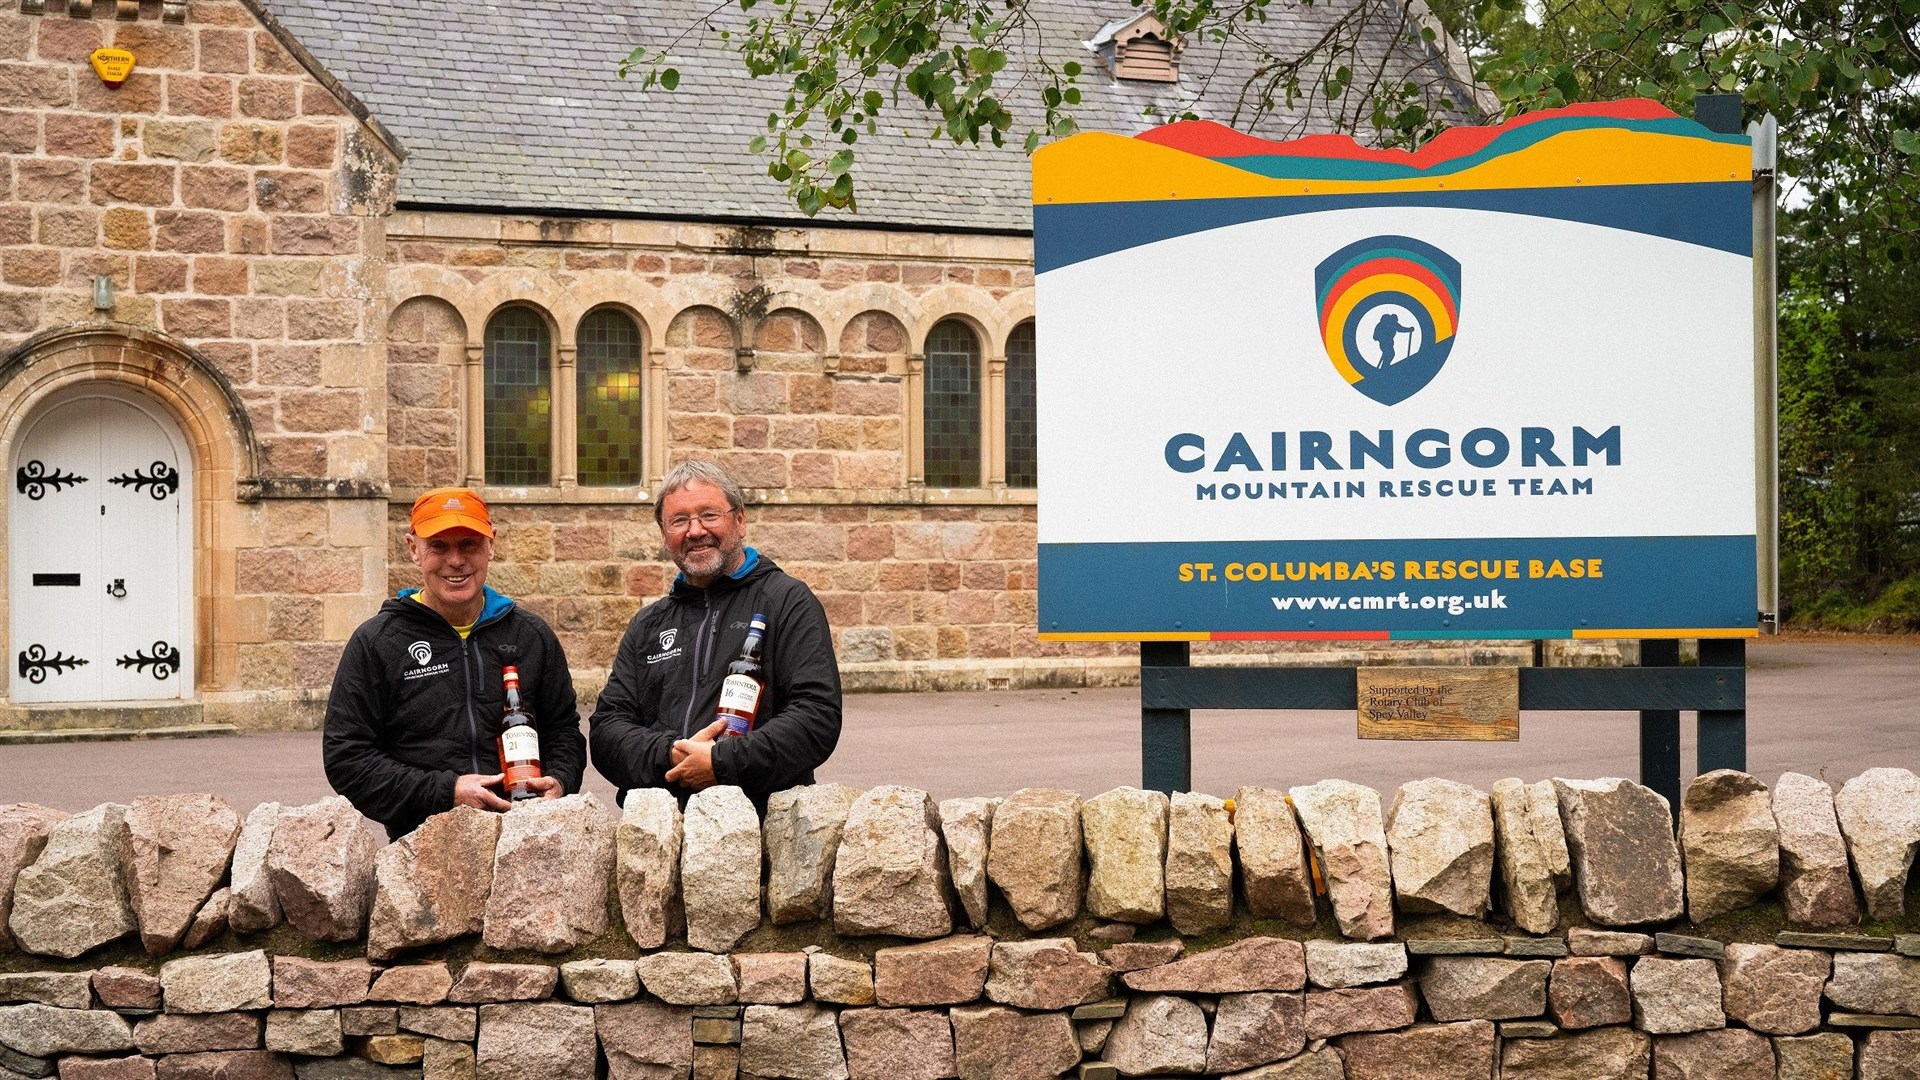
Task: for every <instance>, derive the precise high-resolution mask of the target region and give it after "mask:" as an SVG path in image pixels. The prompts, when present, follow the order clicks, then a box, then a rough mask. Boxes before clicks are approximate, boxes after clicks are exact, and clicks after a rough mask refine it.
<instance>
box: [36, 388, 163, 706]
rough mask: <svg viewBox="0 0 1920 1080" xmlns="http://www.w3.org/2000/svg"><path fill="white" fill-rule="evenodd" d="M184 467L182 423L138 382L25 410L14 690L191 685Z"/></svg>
mask: <svg viewBox="0 0 1920 1080" xmlns="http://www.w3.org/2000/svg"><path fill="white" fill-rule="evenodd" d="M188 465H189V460H188V458H187V456H186V453H185V445H184V441H183V440H182V439H181V437H180V432H179V429H178V427H177V426H175V425H174V423H173V422H172V420H171V419H170V418H168V417H166V416H165V415H164V414H163V413H161V412H160V411H159V409H157V408H156V407H154V406H153V405H151V404H149V403H147V402H145V401H142V400H140V399H139V398H137V397H135V396H133V395H132V394H130V393H124V392H115V391H112V390H107V389H100V390H92V391H85V392H81V393H77V394H74V395H72V396H68V397H65V398H62V399H60V400H57V401H55V402H54V403H52V404H50V405H47V406H45V407H44V408H42V409H41V410H40V411H39V413H38V414H37V415H35V416H34V417H33V418H32V419H30V420H29V421H28V422H27V424H26V425H25V427H24V429H23V430H22V432H21V436H20V438H19V440H18V441H17V442H16V443H15V447H14V453H13V461H12V469H11V473H12V478H13V490H12V491H10V492H9V493H8V505H9V508H10V510H9V514H8V518H9V520H8V545H7V551H8V563H9V566H8V578H9V582H8V584H9V588H8V596H9V598H10V601H11V604H10V607H11V620H10V622H11V628H10V630H11V633H10V637H9V639H8V642H9V651H10V652H11V653H12V657H11V659H12V661H13V662H12V664H11V665H9V666H10V668H11V670H10V671H9V672H8V676H9V677H8V686H9V691H10V693H9V696H10V697H11V699H12V700H13V701H14V702H16V703H23V704H24V703H32V702H48V701H57V702H93V701H143V700H156V699H166V698H180V697H186V696H189V695H190V694H191V687H192V678H191V673H192V671H193V667H192V663H191V651H192V650H191V642H192V626H191V621H190V612H191V595H192V588H191V586H192V578H191V570H190V567H191V563H190V561H189V559H190V555H191V552H192V546H191V532H190V528H191V521H192V509H191V508H192V505H193V501H192V486H191V480H192V476H191V470H190V468H189V467H188Z"/></svg>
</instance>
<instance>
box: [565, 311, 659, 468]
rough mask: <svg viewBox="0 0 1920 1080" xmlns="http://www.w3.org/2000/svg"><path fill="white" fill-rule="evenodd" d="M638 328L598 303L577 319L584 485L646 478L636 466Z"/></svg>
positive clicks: (577, 381) (578, 429)
mask: <svg viewBox="0 0 1920 1080" xmlns="http://www.w3.org/2000/svg"><path fill="white" fill-rule="evenodd" d="M640 357H641V348H640V328H639V327H638V326H635V325H634V322H633V320H632V319H630V318H628V317H627V316H626V315H623V314H621V313H620V312H618V311H614V310H611V309H608V308H602V309H600V310H598V311H593V312H589V313H588V314H587V317H586V318H584V319H582V320H580V341H579V353H578V354H577V356H576V358H575V361H574V363H575V374H576V379H575V386H576V393H577V395H578V398H577V402H576V405H575V407H576V410H577V412H578V415H579V426H578V428H577V431H578V433H579V447H578V451H579V477H580V483H581V484H582V485H583V486H588V487H594V486H598V487H610V486H620V485H629V484H641V483H645V482H646V477H644V476H642V475H641V467H640V448H641V443H640V420H641V414H640V380H641V377H642V375H643V372H642V371H641V364H640Z"/></svg>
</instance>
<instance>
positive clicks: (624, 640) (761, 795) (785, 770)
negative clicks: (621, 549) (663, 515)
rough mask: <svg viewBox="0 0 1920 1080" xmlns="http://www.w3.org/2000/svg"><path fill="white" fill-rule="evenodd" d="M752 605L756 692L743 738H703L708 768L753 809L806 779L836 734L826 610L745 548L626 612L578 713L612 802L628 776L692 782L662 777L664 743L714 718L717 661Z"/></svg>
mask: <svg viewBox="0 0 1920 1080" xmlns="http://www.w3.org/2000/svg"><path fill="white" fill-rule="evenodd" d="M756 613H758V614H762V615H765V616H766V617H767V636H766V639H765V640H764V642H763V643H762V651H761V662H762V664H764V665H765V670H766V674H767V690H766V700H764V701H762V702H761V703H760V715H759V719H758V720H757V721H756V722H755V725H754V729H753V730H752V731H750V732H748V733H747V735H746V736H745V737H744V738H738V739H731V738H725V739H721V740H719V741H718V742H717V743H716V744H715V745H714V749H713V774H714V779H715V781H716V782H718V783H721V784H733V785H736V786H738V787H740V788H742V789H744V790H745V791H746V793H747V796H748V798H750V799H752V800H753V802H754V805H755V806H758V807H760V809H761V810H762V811H763V812H764V811H765V809H766V804H767V796H768V795H771V794H773V793H774V792H776V791H780V790H783V789H785V788H790V787H793V786H795V785H797V784H811V783H813V770H814V768H815V767H816V766H818V765H819V764H820V763H821V762H823V761H825V760H827V755H829V754H831V753H833V748H834V745H835V744H836V743H837V742H839V740H840V666H839V664H838V662H837V661H835V659H834V656H833V637H832V635H831V633H830V632H829V631H828V629H827V613H826V611H825V610H824V609H823V608H821V606H820V601H819V600H818V599H817V598H816V597H815V596H814V595H813V592H812V591H811V590H809V589H808V588H807V587H806V586H805V585H804V584H802V583H801V582H799V581H797V580H795V579H794V578H792V577H789V576H787V574H785V573H784V572H782V571H781V569H780V568H779V567H778V566H775V565H774V564H773V561H772V560H771V559H768V558H765V557H763V556H761V555H760V553H759V552H757V551H755V550H754V549H752V548H748V549H747V560H746V562H745V563H744V564H742V566H741V568H740V569H739V570H738V571H735V573H734V574H733V575H731V576H727V577H722V578H719V579H718V580H716V581H714V582H713V583H712V584H710V585H708V586H707V587H706V588H704V589H702V588H697V587H695V586H694V585H692V584H690V583H688V581H687V580H686V578H685V576H684V575H682V576H680V577H677V578H675V580H674V583H673V589H672V590H671V591H670V592H668V594H667V595H666V596H664V597H662V598H660V599H659V600H657V601H655V602H654V603H652V604H649V605H647V607H646V608H645V609H643V610H642V611H641V612H640V613H639V614H638V615H635V616H634V617H633V621H632V622H630V623H628V624H627V632H626V634H625V635H624V636H622V637H621V639H620V649H619V651H618V652H617V653H616V654H615V655H614V659H613V668H612V670H611V671H609V672H608V674H607V688H606V689H605V690H604V691H602V692H601V694H600V701H599V703H598V705H597V706H596V707H595V708H594V711H593V717H592V719H591V720H589V721H588V729H589V738H590V740H591V742H592V749H593V765H594V768H596V769H598V770H600V773H601V775H603V776H605V777H606V778H607V779H609V780H611V781H613V782H614V784H615V785H616V786H617V787H619V789H620V799H621V801H622V802H623V803H624V802H625V801H626V796H627V791H628V790H629V789H632V788H637V787H664V788H667V789H668V790H670V791H672V792H673V793H674V795H675V796H676V797H677V798H679V799H680V800H681V801H682V802H685V801H686V798H687V796H688V795H690V794H692V792H690V791H688V790H686V789H682V788H679V787H677V786H676V785H671V784H668V783H667V782H666V774H667V770H668V769H670V768H672V767H673V760H672V757H671V756H670V754H669V751H671V749H672V748H673V743H674V740H676V739H683V738H686V737H688V736H690V735H692V734H693V733H695V732H697V731H699V730H700V729H701V728H703V727H706V726H707V725H708V724H710V723H712V722H713V718H714V710H715V708H716V707H717V706H718V705H719V702H720V683H721V682H722V680H724V679H725V678H726V676H727V665H728V664H729V663H731V662H732V661H733V660H734V659H735V658H737V657H738V656H739V655H740V649H741V647H742V646H743V645H744V644H745V643H746V638H747V623H748V621H749V620H751V619H752V618H753V616H754V615H755V614H756Z"/></svg>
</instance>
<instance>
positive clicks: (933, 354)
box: [925, 319, 980, 487]
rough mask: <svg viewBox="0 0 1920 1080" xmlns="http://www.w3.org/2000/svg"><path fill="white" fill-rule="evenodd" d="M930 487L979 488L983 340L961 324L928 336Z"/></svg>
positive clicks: (956, 322) (957, 322)
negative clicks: (981, 346)
mask: <svg viewBox="0 0 1920 1080" xmlns="http://www.w3.org/2000/svg"><path fill="white" fill-rule="evenodd" d="M925 402H926V404H925V418H926V436H925V445H926V457H925V467H926V482H927V486H928V487H978V486H979V485H980V339H979V338H978V337H976V336H974V333H973V330H972V329H971V328H969V327H968V326H967V324H966V323H963V322H961V321H960V320H958V319H948V320H946V321H944V322H941V323H938V324H936V325H935V326H934V328H933V330H932V331H931V332H929V333H928V334H927V362H926V392H925Z"/></svg>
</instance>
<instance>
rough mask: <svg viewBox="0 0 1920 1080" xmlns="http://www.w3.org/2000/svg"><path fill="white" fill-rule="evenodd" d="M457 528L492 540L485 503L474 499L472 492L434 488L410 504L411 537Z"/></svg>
mask: <svg viewBox="0 0 1920 1080" xmlns="http://www.w3.org/2000/svg"><path fill="white" fill-rule="evenodd" d="M457 528H467V529H472V530H473V531H474V532H477V533H479V534H480V535H481V536H485V537H492V536H493V518H492V516H491V515H489V514H488V513H487V501H486V500H485V499H482V498H481V497H480V496H478V495H475V494H474V493H473V489H472V488H463V487H446V488H434V489H433V490H432V491H429V492H427V493H426V494H425V495H422V496H420V497H419V498H418V499H415V500H414V501H413V524H412V531H413V535H415V536H418V537H423V538H424V537H428V536H432V535H434V534H435V533H442V532H445V531H447V530H448V529H457Z"/></svg>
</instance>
